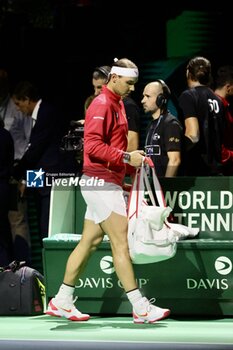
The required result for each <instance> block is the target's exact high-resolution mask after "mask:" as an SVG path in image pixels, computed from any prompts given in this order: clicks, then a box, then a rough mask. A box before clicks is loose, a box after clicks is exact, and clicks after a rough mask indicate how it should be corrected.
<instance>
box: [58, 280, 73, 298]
mask: <svg viewBox="0 0 233 350" xmlns="http://www.w3.org/2000/svg"><path fill="white" fill-rule="evenodd" d="M73 295H74V287H71V286H67V285H66V284H64V283H62V285H61V286H60V288H59V291H58V293H57V294H56V298H59V299H66V298H67V297H68V298H69V297H72V296H73Z"/></svg>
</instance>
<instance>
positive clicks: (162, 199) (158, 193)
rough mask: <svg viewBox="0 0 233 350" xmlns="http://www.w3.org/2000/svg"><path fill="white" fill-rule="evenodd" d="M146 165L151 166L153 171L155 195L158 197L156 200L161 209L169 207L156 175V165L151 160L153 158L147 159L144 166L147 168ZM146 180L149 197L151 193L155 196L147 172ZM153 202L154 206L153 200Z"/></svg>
mask: <svg viewBox="0 0 233 350" xmlns="http://www.w3.org/2000/svg"><path fill="white" fill-rule="evenodd" d="M145 163H146V164H148V165H149V167H150V169H151V172H152V180H153V185H154V190H155V195H156V198H157V200H158V204H159V206H160V207H166V206H167V205H166V201H165V197H164V193H163V190H162V187H161V185H160V182H159V179H158V176H157V174H156V171H155V166H154V163H153V161H152V160H151V158H149V157H145V160H144V166H145ZM144 179H145V183H146V186H147V188H148V193H149V196H150V193H151V195H152V196H153V193H152V190H151V186H150V182H149V179H148V176H147V174H146V172H144ZM150 199H151V198H150ZM151 202H152V204H153V201H152V200H151ZM154 202H155V200H154ZM153 205H155V204H153Z"/></svg>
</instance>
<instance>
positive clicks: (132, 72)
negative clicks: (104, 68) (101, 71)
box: [110, 66, 138, 78]
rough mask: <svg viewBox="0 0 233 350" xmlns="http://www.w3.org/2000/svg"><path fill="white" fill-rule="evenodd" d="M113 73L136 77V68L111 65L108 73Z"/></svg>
mask: <svg viewBox="0 0 233 350" xmlns="http://www.w3.org/2000/svg"><path fill="white" fill-rule="evenodd" d="M113 73H115V74H117V75H121V76H123V77H130V78H138V69H137V68H125V67H117V66H113V67H112V68H111V71H110V74H113Z"/></svg>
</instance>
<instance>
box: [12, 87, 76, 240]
mask: <svg viewBox="0 0 233 350" xmlns="http://www.w3.org/2000/svg"><path fill="white" fill-rule="evenodd" d="M13 100H14V102H15V104H16V106H17V107H18V108H19V110H20V111H21V112H23V113H24V114H25V115H27V116H29V117H31V118H32V126H33V127H32V131H31V137H30V140H29V144H28V148H27V150H26V152H25V154H24V156H23V157H22V159H21V160H20V161H19V163H18V164H17V166H16V167H15V169H14V177H15V178H16V179H22V183H23V184H24V185H26V181H25V179H26V173H27V170H36V171H37V172H36V173H35V174H38V171H40V176H42V175H43V174H44V175H49V174H54V176H55V177H60V174H61V173H64V171H66V170H67V169H68V168H66V164H65V162H64V159H63V157H64V155H62V153H61V151H60V144H61V137H62V135H63V134H64V129H63V127H62V119H61V116H60V112H59V111H58V109H57V108H56V107H55V106H54V105H52V104H50V103H48V102H47V101H45V100H44V99H42V98H41V96H40V94H39V92H38V90H37V88H36V87H35V86H34V85H33V84H32V83H30V82H28V81H22V82H20V83H19V84H18V85H17V86H16V87H15V89H14V92H13ZM68 170H72V171H73V170H74V169H73V168H72V169H68ZM27 185H28V186H29V187H30V185H29V184H28V183H27ZM32 186H33V185H32ZM24 189H25V188H24ZM24 189H23V190H24ZM34 192H35V197H36V204H37V210H38V213H39V218H40V219H39V220H40V231H41V232H40V234H41V239H42V238H44V237H46V236H47V235H48V223H49V205H50V192H51V186H48V185H47V184H46V183H45V184H43V186H41V187H37V188H35V191H34Z"/></svg>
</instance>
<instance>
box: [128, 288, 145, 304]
mask: <svg viewBox="0 0 233 350" xmlns="http://www.w3.org/2000/svg"><path fill="white" fill-rule="evenodd" d="M126 295H127V297H128V299H129V301H130V302H131V304H132V305H133V306H134V304H136V303H138V302H139V301H140V300H141V299H142V298H143V297H142V294H141V292H140V290H139V289H134V290H132V291H131V292H128V293H126Z"/></svg>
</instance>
